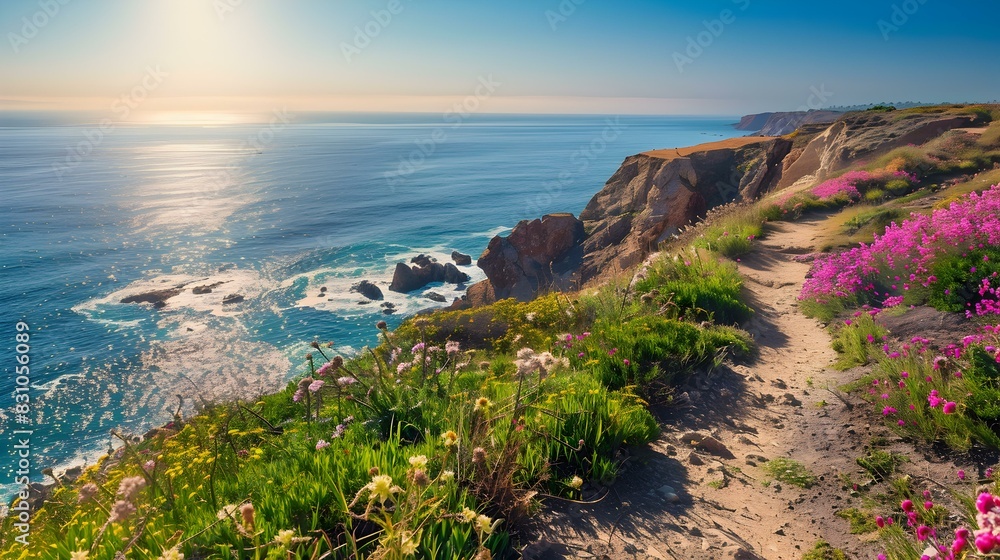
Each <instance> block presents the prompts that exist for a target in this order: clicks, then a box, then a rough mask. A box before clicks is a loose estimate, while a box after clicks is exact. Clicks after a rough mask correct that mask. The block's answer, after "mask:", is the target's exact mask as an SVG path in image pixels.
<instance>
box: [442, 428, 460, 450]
mask: <svg viewBox="0 0 1000 560" xmlns="http://www.w3.org/2000/svg"><path fill="white" fill-rule="evenodd" d="M441 439H442V440H444V446H445V447H454V446H455V444H457V443H458V434H456V433H455V431H454V430H448V431H447V432H445V433H443V434H441Z"/></svg>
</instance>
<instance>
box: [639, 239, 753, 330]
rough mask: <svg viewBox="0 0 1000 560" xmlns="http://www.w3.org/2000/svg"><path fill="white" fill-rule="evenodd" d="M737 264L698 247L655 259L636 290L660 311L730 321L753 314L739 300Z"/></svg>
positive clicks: (689, 317)
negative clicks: (706, 253) (706, 252)
mask: <svg viewBox="0 0 1000 560" xmlns="http://www.w3.org/2000/svg"><path fill="white" fill-rule="evenodd" d="M742 290H743V277H742V276H741V275H740V273H739V271H738V270H737V269H736V266H735V265H733V264H732V263H727V262H724V261H721V260H719V259H716V258H713V257H712V256H711V255H703V254H702V253H701V252H698V251H691V252H686V253H682V254H680V255H675V256H672V257H671V256H668V255H666V254H664V255H663V256H661V257H660V258H658V259H656V260H655V261H654V262H653V263H652V264H651V266H650V267H649V270H648V271H647V272H646V275H645V278H643V279H642V280H640V281H638V282H637V283H636V285H635V291H636V293H637V294H638V295H639V296H640V300H646V301H648V302H649V303H650V304H652V305H653V306H655V307H656V308H658V309H662V313H664V314H666V315H667V316H670V317H674V318H685V319H689V320H693V321H713V322H715V323H718V324H724V325H733V324H739V323H743V322H745V321H747V320H748V319H750V317H751V316H752V315H753V310H751V309H750V307H748V306H747V305H746V304H745V303H744V302H743V300H742Z"/></svg>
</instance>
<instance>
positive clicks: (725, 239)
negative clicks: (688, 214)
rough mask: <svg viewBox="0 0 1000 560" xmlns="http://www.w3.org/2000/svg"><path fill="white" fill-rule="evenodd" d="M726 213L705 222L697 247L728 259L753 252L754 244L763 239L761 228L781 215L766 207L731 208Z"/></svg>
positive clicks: (738, 206)
mask: <svg viewBox="0 0 1000 560" xmlns="http://www.w3.org/2000/svg"><path fill="white" fill-rule="evenodd" d="M726 210H727V211H726V212H724V213H723V214H722V215H721V216H720V217H718V218H715V219H713V216H709V217H708V218H706V225H705V226H704V228H703V230H702V235H701V236H700V237H699V238H698V239H697V240H696V241H695V246H696V247H700V248H704V249H708V250H711V251H715V252H716V253H719V254H720V255H723V256H725V257H729V258H736V257H739V256H742V255H745V254H747V253H749V252H750V251H751V250H752V249H753V245H754V241H755V240H757V239H760V238H761V237H763V236H764V233H765V229H764V224H765V223H767V222H768V221H775V220H777V219H779V218H780V211H779V210H778V209H777V208H775V207H774V206H773V205H768V204H746V205H733V206H730V207H729V208H727V209H726Z"/></svg>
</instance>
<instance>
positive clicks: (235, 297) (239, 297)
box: [222, 294, 246, 305]
mask: <svg viewBox="0 0 1000 560" xmlns="http://www.w3.org/2000/svg"><path fill="white" fill-rule="evenodd" d="M245 299H246V297H245V296H243V294H229V295H228V296H226V297H224V298H222V305H230V304H233V303H240V302H242V301H244V300H245Z"/></svg>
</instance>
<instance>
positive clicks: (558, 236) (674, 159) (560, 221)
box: [456, 137, 792, 307]
mask: <svg viewBox="0 0 1000 560" xmlns="http://www.w3.org/2000/svg"><path fill="white" fill-rule="evenodd" d="M791 147H792V142H791V141H789V140H787V139H783V138H768V137H745V138H734V139H730V140H724V141H720V142H713V143H708V144H701V145H698V146H693V147H688V148H675V149H669V150H655V151H650V152H645V153H642V154H637V155H634V156H630V157H628V158H626V159H625V161H624V162H623V163H622V165H621V167H620V168H619V169H618V171H617V172H616V173H615V174H614V175H613V176H612V177H611V178H610V179H609V180H608V181H607V183H606V184H605V185H604V188H603V189H602V190H601V191H600V192H598V193H597V194H596V195H594V197H593V198H592V199H591V200H590V202H589V203H588V204H587V207H586V208H585V209H584V210H583V212H581V213H580V217H579V220H577V219H576V218H573V217H572V216H571V215H568V214H559V215H551V216H545V217H543V218H542V219H541V220H534V221H527V220H525V221H522V222H520V223H519V224H517V225H516V226H515V227H514V229H513V231H512V232H511V233H510V235H509V236H508V237H506V238H505V237H500V236H496V237H494V238H493V239H492V240H491V241H490V244H489V247H488V248H487V249H486V251H484V253H483V255H482V257H480V259H479V263H478V264H479V267H480V268H482V269H483V270H484V271H485V272H486V275H487V280H484V281H483V282H480V283H478V284H476V285H474V286H472V287H470V289H469V291H468V294H467V296H466V298H465V299H464V301H459V302H456V306H459V307H461V306H465V305H473V306H475V305H483V304H487V303H490V302H492V301H496V300H497V299H503V298H505V297H513V298H516V299H518V300H521V301H528V300H530V299H532V298H533V297H534V296H535V295H536V294H537V293H538V292H539V291H540V290H545V289H571V288H574V287H580V286H582V285H584V284H586V283H587V282H589V281H591V280H594V279H597V278H599V277H601V276H603V275H604V274H606V273H613V272H614V271H621V270H626V269H628V268H630V267H632V266H634V265H636V264H638V263H639V262H641V261H642V260H643V259H645V258H646V256H648V255H649V254H650V253H651V252H653V251H655V250H656V248H657V247H658V246H659V244H660V243H662V242H663V241H665V240H667V239H669V238H670V237H671V236H672V235H674V234H676V233H677V232H678V231H679V230H680V228H681V227H683V226H685V225H687V224H690V223H692V222H693V221H695V220H697V219H699V218H701V217H703V216H704V215H705V213H706V212H707V211H708V210H710V209H712V208H715V207H716V206H720V205H723V204H727V203H729V202H733V201H741V200H754V199H756V198H757V197H759V196H760V195H762V194H764V193H767V192H769V191H770V190H772V189H773V188H774V187H775V186H776V185H777V183H778V181H779V180H780V178H781V172H782V164H781V162H782V160H783V159H784V158H785V157H786V156H787V155H788V153H789V151H790V149H791ZM533 237H537V238H539V239H542V240H546V242H541V241H538V242H529V241H528V240H531V239H532V238H533Z"/></svg>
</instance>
